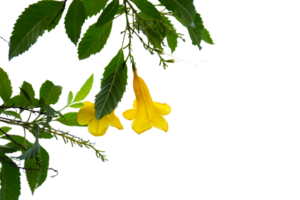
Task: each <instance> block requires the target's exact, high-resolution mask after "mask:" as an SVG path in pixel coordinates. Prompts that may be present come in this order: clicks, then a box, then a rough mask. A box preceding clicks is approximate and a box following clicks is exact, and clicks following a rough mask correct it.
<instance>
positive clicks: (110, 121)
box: [106, 111, 123, 130]
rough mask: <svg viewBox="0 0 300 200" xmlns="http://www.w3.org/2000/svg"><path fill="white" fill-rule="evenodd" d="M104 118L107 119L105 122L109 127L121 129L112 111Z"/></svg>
mask: <svg viewBox="0 0 300 200" xmlns="http://www.w3.org/2000/svg"><path fill="white" fill-rule="evenodd" d="M106 118H107V122H108V124H109V125H111V126H113V127H115V128H117V129H119V130H122V129H123V126H122V124H121V122H120V120H119V118H118V117H117V116H116V115H115V113H114V111H112V112H111V113H110V114H109V115H107V116H106Z"/></svg>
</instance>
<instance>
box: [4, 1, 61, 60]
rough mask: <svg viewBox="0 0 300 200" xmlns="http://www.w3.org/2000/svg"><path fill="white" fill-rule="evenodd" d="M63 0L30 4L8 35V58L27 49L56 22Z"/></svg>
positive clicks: (53, 26) (59, 15) (58, 18)
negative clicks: (9, 35)
mask: <svg viewBox="0 0 300 200" xmlns="http://www.w3.org/2000/svg"><path fill="white" fill-rule="evenodd" d="M64 3H65V2H64V1H61V2H59V1H39V2H37V3H35V4H32V5H30V6H29V7H28V8H26V9H25V11H24V12H23V13H22V14H21V15H20V16H19V18H18V20H17V22H16V23H15V26H14V30H13V32H12V35H11V37H10V46H9V60H11V59H12V58H13V57H16V56H18V55H20V54H22V53H24V52H25V51H27V50H28V49H29V48H30V47H31V45H33V44H34V43H35V42H36V41H37V38H38V37H39V36H42V35H43V34H44V32H45V30H48V31H51V30H52V29H53V28H55V27H56V25H57V24H58V22H59V20H60V18H61V15H62V12H61V10H62V8H63V6H64Z"/></svg>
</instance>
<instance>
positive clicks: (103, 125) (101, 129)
mask: <svg viewBox="0 0 300 200" xmlns="http://www.w3.org/2000/svg"><path fill="white" fill-rule="evenodd" d="M86 131H87V133H88V134H89V135H91V136H93V137H104V136H106V135H107V133H108V131H109V125H108V122H107V119H106V116H104V117H103V118H102V119H100V120H99V121H97V118H96V116H95V117H94V118H93V119H92V121H91V122H90V123H89V125H88V127H87V129H86Z"/></svg>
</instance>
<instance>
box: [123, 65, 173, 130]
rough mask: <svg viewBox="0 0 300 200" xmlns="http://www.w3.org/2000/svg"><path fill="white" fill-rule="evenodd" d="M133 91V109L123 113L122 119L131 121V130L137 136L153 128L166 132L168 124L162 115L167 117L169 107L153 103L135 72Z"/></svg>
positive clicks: (146, 88)
mask: <svg viewBox="0 0 300 200" xmlns="http://www.w3.org/2000/svg"><path fill="white" fill-rule="evenodd" d="M133 73H134V77H133V89H134V93H135V97H136V99H135V100H134V102H133V108H134V109H129V110H127V111H125V112H124V113H123V116H124V118H126V119H128V120H133V119H134V121H133V122H132V125H131V126H132V129H133V130H134V131H135V132H137V133H138V134H141V133H143V132H144V131H147V130H149V129H151V128H152V127H153V126H154V127H155V128H158V129H161V130H163V131H165V132H167V131H168V122H167V121H166V120H165V118H164V117H163V116H162V115H168V114H169V113H170V112H171V107H170V106H169V105H167V104H165V103H163V104H162V103H158V102H153V100H152V98H151V96H150V93H149V90H148V87H147V85H146V83H145V82H144V80H143V79H142V78H141V77H139V76H138V75H137V73H136V70H135V71H134V72H133Z"/></svg>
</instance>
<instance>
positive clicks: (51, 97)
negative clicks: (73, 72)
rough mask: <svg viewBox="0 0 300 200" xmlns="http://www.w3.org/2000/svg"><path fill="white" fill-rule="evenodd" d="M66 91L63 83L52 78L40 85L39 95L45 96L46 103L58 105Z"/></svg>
mask: <svg viewBox="0 0 300 200" xmlns="http://www.w3.org/2000/svg"><path fill="white" fill-rule="evenodd" d="M63 92H64V87H63V86H62V85H58V84H55V83H54V82H53V81H52V80H49V79H45V80H44V81H43V82H42V84H41V85H40V86H39V97H43V99H44V100H45V103H46V105H57V104H58V103H59V102H60V100H61V96H62V94H63Z"/></svg>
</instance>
